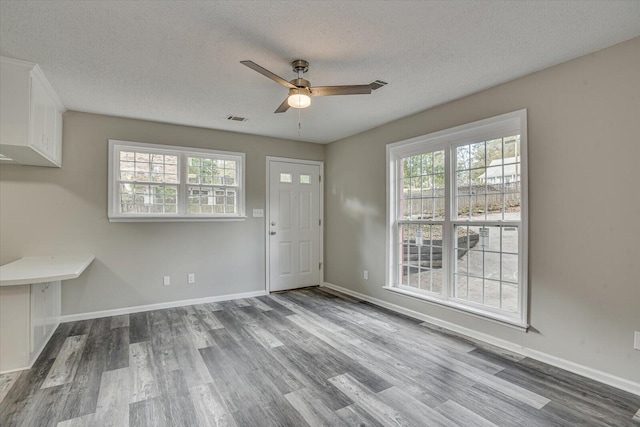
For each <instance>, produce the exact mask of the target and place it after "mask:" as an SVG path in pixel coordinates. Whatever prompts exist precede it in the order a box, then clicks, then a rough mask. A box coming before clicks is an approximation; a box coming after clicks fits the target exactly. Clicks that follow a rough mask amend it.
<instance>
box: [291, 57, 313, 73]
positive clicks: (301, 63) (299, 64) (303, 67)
mask: <svg viewBox="0 0 640 427" xmlns="http://www.w3.org/2000/svg"><path fill="white" fill-rule="evenodd" d="M291 66H292V67H293V71H295V72H296V73H299V72H300V71H302V72H303V73H306V72H307V71H309V62H307V61H305V60H304V59H296V60H295V61H292V62H291Z"/></svg>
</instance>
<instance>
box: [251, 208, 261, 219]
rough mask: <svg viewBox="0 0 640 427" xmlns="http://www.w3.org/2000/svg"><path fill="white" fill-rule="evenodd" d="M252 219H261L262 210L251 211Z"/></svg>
mask: <svg viewBox="0 0 640 427" xmlns="http://www.w3.org/2000/svg"><path fill="white" fill-rule="evenodd" d="M253 217H254V218H262V217H264V209H254V210H253Z"/></svg>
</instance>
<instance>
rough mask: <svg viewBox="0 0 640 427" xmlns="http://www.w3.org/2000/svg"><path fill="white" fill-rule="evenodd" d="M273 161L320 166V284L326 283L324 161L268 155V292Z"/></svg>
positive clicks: (268, 287)
mask: <svg viewBox="0 0 640 427" xmlns="http://www.w3.org/2000/svg"><path fill="white" fill-rule="evenodd" d="M271 162H284V163H294V164H299V165H314V166H319V167H320V195H319V197H320V202H319V204H318V209H319V210H320V212H319V214H320V215H319V216H320V242H319V245H320V248H319V252H320V253H319V254H318V257H319V259H320V284H322V283H324V162H323V161H320V160H302V159H291V158H288V157H275V156H267V157H266V172H267V174H266V180H265V181H266V186H267V191H266V199H265V213H264V236H265V245H264V246H265V250H264V253H265V291H266V293H267V294H269V292H270V291H271V270H270V269H271V267H270V263H269V257H270V255H271V245H270V244H269V223H270V222H271V206H270V205H271V199H270V197H269V196H270V185H271Z"/></svg>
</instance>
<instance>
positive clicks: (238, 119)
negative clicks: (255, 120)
mask: <svg viewBox="0 0 640 427" xmlns="http://www.w3.org/2000/svg"><path fill="white" fill-rule="evenodd" d="M227 120H231V121H232V122H246V121H247V120H249V119H247V118H246V117H239V116H232V115H229V116H227Z"/></svg>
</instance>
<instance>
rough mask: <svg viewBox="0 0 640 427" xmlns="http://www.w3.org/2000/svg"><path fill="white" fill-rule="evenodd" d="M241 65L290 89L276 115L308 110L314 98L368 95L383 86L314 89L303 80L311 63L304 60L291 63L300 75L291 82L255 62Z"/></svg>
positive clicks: (245, 62)
mask: <svg viewBox="0 0 640 427" xmlns="http://www.w3.org/2000/svg"><path fill="white" fill-rule="evenodd" d="M240 63H241V64H243V65H245V66H247V67H249V68H251V69H252V70H254V71H257V72H258V73H260V74H262V75H263V76H265V77H268V78H270V79H271V80H273V81H274V82H276V83H278V84H280V85H282V86H284V87H286V88H288V89H289V95H288V96H287V98H286V99H285V100H284V101H283V102H282V104H280V106H279V107H278V108H277V109H276V111H275V112H276V113H284V112H285V111H287V110H288V109H289V107H292V108H307V107H308V106H309V105H311V97H312V96H334V95H368V94H370V93H371V91H372V90H376V89H378V88H380V87H381V86H383V85H380V84H376V83H377V82H381V81H380V80H376V81H375V82H373V83H371V84H368V85H350V86H318V87H312V86H311V83H310V82H309V80H305V79H303V78H302V75H303V74H304V73H306V72H307V71H309V62H308V61H305V60H304V59H296V60H295V61H292V62H291V67H292V68H293V71H294V72H295V73H297V74H298V78H296V79H293V80H291V81H289V82H288V81H286V80H285V79H283V78H282V77H280V76H278V75H277V74H274V73H272V72H271V71H269V70H267V69H266V68H264V67H261V66H260V65H258V64H256V63H255V62H253V61H249V60H246V61H240ZM381 83H384V82H381ZM385 84H386V83H385Z"/></svg>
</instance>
